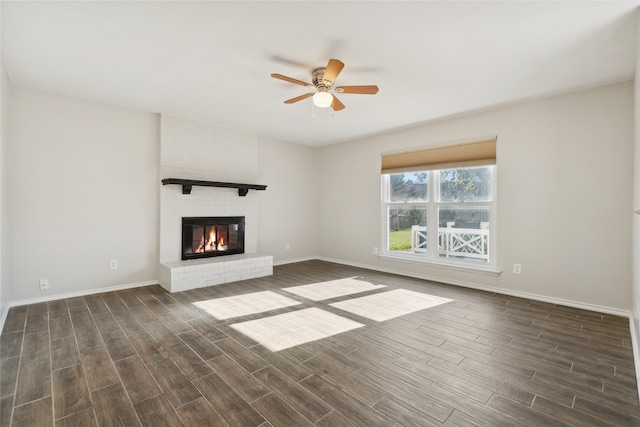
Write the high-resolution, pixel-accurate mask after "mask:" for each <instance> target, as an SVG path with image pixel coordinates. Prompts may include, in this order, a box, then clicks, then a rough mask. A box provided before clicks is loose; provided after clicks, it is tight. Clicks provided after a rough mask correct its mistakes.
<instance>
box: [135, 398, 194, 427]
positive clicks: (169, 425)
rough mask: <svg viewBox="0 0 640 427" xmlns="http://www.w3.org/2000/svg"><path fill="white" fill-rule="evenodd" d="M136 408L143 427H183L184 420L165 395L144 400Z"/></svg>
mask: <svg viewBox="0 0 640 427" xmlns="http://www.w3.org/2000/svg"><path fill="white" fill-rule="evenodd" d="M134 407H135V408H136V412H137V413H138V418H140V422H141V423H142V425H143V426H153V427H163V426H164V427H177V426H182V425H183V423H182V420H181V419H180V417H179V416H178V414H177V413H176V411H175V410H174V409H173V407H172V406H171V404H170V403H169V401H168V400H167V398H166V397H165V395H163V394H159V395H157V396H153V397H150V398H148V399H146V400H142V401H140V402H138V403H136V404H135V405H134Z"/></svg>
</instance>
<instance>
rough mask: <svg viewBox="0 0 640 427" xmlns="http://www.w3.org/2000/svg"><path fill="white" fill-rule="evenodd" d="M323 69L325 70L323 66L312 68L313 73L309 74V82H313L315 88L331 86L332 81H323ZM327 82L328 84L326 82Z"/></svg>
mask: <svg viewBox="0 0 640 427" xmlns="http://www.w3.org/2000/svg"><path fill="white" fill-rule="evenodd" d="M325 71H327V69H326V68H325V67H323V68H316V69H315V70H313V73H312V74H311V76H312V80H311V82H312V83H313V85H314V86H315V87H316V88H319V87H326V88H327V89H328V88H330V87H331V85H332V84H333V82H329V81H327V82H325V81H324V78H323V77H324V73H325ZM327 83H328V84H327Z"/></svg>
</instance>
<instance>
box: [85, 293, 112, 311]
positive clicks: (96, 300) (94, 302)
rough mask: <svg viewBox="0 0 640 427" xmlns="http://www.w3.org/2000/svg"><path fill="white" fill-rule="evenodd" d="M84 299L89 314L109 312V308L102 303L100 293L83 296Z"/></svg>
mask: <svg viewBox="0 0 640 427" xmlns="http://www.w3.org/2000/svg"><path fill="white" fill-rule="evenodd" d="M84 301H85V303H86V304H87V307H88V308H89V312H91V315H93V316H96V315H97V314H101V313H107V312H109V308H108V307H107V305H106V304H105V303H104V301H103V300H102V298H101V297H100V295H89V296H86V297H84Z"/></svg>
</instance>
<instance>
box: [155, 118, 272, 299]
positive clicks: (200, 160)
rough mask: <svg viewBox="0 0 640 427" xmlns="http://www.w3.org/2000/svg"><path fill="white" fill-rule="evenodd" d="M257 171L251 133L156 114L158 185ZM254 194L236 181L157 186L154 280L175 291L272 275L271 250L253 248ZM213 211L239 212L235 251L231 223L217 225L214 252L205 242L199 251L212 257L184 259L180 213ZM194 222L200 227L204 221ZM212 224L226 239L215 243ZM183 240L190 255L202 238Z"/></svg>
mask: <svg viewBox="0 0 640 427" xmlns="http://www.w3.org/2000/svg"><path fill="white" fill-rule="evenodd" d="M257 171H258V139H257V136H256V135H253V134H245V133H241V132H238V131H231V130H229V129H225V128H220V127H217V126H214V125H209V124H204V123H200V122H196V121H192V120H187V119H183V118H178V117H172V116H166V115H162V118H161V129H160V173H161V177H160V178H161V180H164V182H163V183H167V179H168V178H181V179H182V180H194V182H196V181H197V182H202V181H213V182H217V183H224V182H227V183H229V182H239V183H255V182H256V178H257ZM168 183H169V184H175V182H168ZM159 185H161V184H160V183H159ZM258 193H261V192H258V191H253V190H251V191H248V192H245V194H244V196H242V193H241V194H239V190H238V188H237V187H236V188H225V187H207V186H201V185H194V186H193V188H189V191H184V188H183V186H181V185H161V187H160V271H159V279H160V284H161V285H162V286H163V287H164V288H165V289H167V290H169V291H170V292H176V291H183V290H187V289H193V288H198V287H203V286H211V285H216V284H221V283H228V282H233V281H236V280H244V279H248V278H253V277H262V276H266V275H271V274H273V256H271V255H267V254H259V253H258V241H257V240H258V233H257V224H258V221H257V211H258V197H259V196H258ZM214 217H217V218H222V217H224V218H239V217H242V218H244V224H243V228H244V230H243V233H242V234H243V238H244V245H243V246H244V249H243V252H240V251H236V249H237V248H235V249H233V250H230V247H229V244H228V242H229V239H232V238H234V239H235V238H236V237H239V236H238V235H234V234H233V233H235V231H234V230H233V229H231V230H230V229H229V225H230V224H218V225H217V226H216V228H215V234H216V238H215V250H213V246H212V245H213V243H209V244H210V246H209V251H208V252H206V251H205V255H211V256H204V255H203V256H200V254H195V255H196V256H188V257H186V259H185V258H183V255H184V254H183V245H184V243H185V242H184V237H183V218H214ZM201 225H204V226H205V227H206V224H201ZM196 226H197V225H196ZM218 226H222V227H221V228H218ZM225 226H226V227H225ZM232 228H233V227H232ZM199 230H200V229H198V231H197V233H198V232H199ZM212 230H213V229H212V228H211V227H210V228H209V229H208V231H206V230H204V229H203V232H204V233H205V234H207V235H206V236H205V242H204V243H205V245H206V244H207V243H208V241H209V240H211V241H213V240H214V239H211V231H212ZM219 230H222V234H225V233H227V234H226V238H227V244H224V243H223V244H221V242H220V240H219V237H221V235H220V234H219ZM229 233H231V234H229ZM234 236H235V237H234ZM190 239H191V243H190V245H191V251H192V254H191V255H194V254H193V253H197V251H198V246H199V244H200V240H202V239H200V238H199V237H196V240H198V242H196V243H197V244H196V248H195V249H194V248H193V246H194V242H193V240H194V238H193V235H192V236H191V238H190ZM222 252H226V253H225V254H224V256H220V253H222Z"/></svg>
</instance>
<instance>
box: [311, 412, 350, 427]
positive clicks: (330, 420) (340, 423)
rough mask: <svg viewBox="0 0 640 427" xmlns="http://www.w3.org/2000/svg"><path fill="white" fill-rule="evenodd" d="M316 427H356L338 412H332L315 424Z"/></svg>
mask: <svg viewBox="0 0 640 427" xmlns="http://www.w3.org/2000/svg"><path fill="white" fill-rule="evenodd" d="M316 427H358V425H357V424H355V423H354V422H353V421H351V420H350V419H349V418H347V417H345V416H344V415H342V414H341V413H340V412H338V411H333V412H331V413H330V414H329V415H327V416H326V417H324V418H322V419H321V420H320V421H318V422H317V423H316Z"/></svg>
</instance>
